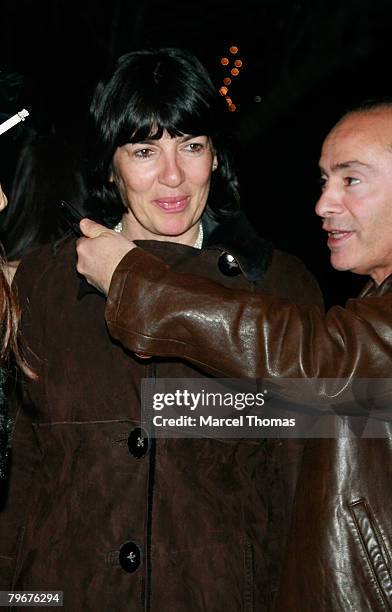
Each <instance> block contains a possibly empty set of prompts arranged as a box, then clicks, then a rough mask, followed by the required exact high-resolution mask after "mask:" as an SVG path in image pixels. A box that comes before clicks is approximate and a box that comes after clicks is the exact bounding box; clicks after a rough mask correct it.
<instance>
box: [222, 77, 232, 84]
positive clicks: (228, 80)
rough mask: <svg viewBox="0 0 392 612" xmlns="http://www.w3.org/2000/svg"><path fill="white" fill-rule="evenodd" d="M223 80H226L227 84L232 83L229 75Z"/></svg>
mask: <svg viewBox="0 0 392 612" xmlns="http://www.w3.org/2000/svg"><path fill="white" fill-rule="evenodd" d="M223 82H224V84H225V85H230V83H231V79H230V78H229V77H225V78H224V79H223Z"/></svg>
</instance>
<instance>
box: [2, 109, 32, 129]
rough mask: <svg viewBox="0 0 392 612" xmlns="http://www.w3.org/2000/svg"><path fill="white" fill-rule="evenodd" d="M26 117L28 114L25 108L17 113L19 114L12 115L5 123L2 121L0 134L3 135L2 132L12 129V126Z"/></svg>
mask: <svg viewBox="0 0 392 612" xmlns="http://www.w3.org/2000/svg"><path fill="white" fill-rule="evenodd" d="M28 116H29V112H28V111H27V110H26V109H25V108H24V109H23V110H21V111H19V113H16V115H13V116H12V117H10V118H9V119H7V121H4V122H3V123H1V124H0V134H4V132H7V131H8V130H10V129H11V128H12V127H14V125H18V123H20V122H21V121H24V120H25V119H26V117H28Z"/></svg>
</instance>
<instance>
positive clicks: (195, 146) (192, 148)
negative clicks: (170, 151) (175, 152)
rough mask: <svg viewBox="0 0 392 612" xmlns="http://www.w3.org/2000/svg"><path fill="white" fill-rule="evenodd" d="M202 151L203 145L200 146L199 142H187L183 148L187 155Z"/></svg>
mask: <svg viewBox="0 0 392 612" xmlns="http://www.w3.org/2000/svg"><path fill="white" fill-rule="evenodd" d="M203 149H204V144H202V143H201V142H188V144H187V145H186V147H185V150H186V151H189V153H201V152H202V151H203Z"/></svg>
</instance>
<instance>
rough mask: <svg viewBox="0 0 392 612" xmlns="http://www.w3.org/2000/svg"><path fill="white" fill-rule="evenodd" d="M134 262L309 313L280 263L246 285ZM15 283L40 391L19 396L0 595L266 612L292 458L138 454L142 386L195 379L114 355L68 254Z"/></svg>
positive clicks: (160, 363) (185, 449) (213, 254)
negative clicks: (284, 300)
mask: <svg viewBox="0 0 392 612" xmlns="http://www.w3.org/2000/svg"><path fill="white" fill-rule="evenodd" d="M144 247H145V248H148V249H149V250H151V251H152V252H155V253H157V254H159V255H160V256H162V257H164V259H165V260H166V261H168V262H170V264H171V265H173V267H174V269H176V270H179V271H182V272H192V271H197V272H199V273H201V274H203V275H206V276H208V277H210V278H211V279H213V280H217V281H220V282H222V283H223V284H225V285H226V286H227V287H236V288H237V289H250V290H252V291H254V290H259V289H261V288H263V287H264V288H265V290H267V291H270V292H273V293H276V294H278V295H281V296H286V297H289V298H291V299H294V300H297V301H298V302H301V303H310V302H313V301H320V294H319V290H318V288H317V285H316V284H315V282H314V280H313V279H312V277H311V276H310V275H309V273H308V272H307V271H306V270H305V268H304V267H303V266H302V264H301V263H300V262H299V261H298V260H296V259H295V258H293V257H291V256H288V255H285V254H283V253H279V252H277V251H275V252H274V254H273V257H272V263H271V265H270V266H269V268H268V271H267V272H266V274H265V276H264V279H263V280H261V281H258V282H254V283H253V282H250V281H249V280H247V278H246V277H245V275H244V274H238V275H236V276H227V275H226V274H225V273H224V272H223V273H222V271H220V269H219V266H220V267H221V268H222V265H221V264H222V261H223V263H225V258H224V257H223V259H222V249H221V248H215V247H209V248H207V249H205V250H203V252H201V253H199V252H198V251H196V250H195V249H192V248H189V247H182V246H179V245H175V244H169V243H153V242H151V243H145V245H144ZM195 257H196V258H197V259H195ZM196 261H197V266H195V262H196ZM243 263H244V266H245V267H246V262H245V259H244V261H243ZM254 264H255V262H253V263H252V265H253V268H252V270H253V272H252V273H255V269H254ZM256 267H257V266H256ZM223 270H225V268H224V267H223ZM16 283H17V287H18V289H19V295H20V301H21V306H22V309H23V313H24V316H23V333H24V335H25V338H26V341H27V343H28V345H29V346H30V348H31V350H32V351H33V352H34V354H35V355H36V357H37V358H36V359H34V360H33V365H34V366H35V367H36V368H37V370H38V373H39V375H40V378H39V382H36V383H34V382H29V383H27V382H26V383H25V385H26V386H25V392H26V393H25V395H26V397H27V399H28V401H29V403H30V405H29V406H28V407H26V405H25V406H23V407H19V409H18V413H17V415H16V421H15V430H14V437H13V449H14V450H13V462H12V472H11V479H10V482H11V484H10V493H9V496H8V500H7V504H6V508H5V510H4V512H3V514H2V515H1V516H0V525H1V533H0V546H1V548H0V553H1V557H0V576H1V588H3V589H8V588H14V589H18V590H23V589H24V590H41V589H45V590H55V589H60V590H63V591H64V598H65V599H64V601H65V608H64V609H65V610H67V611H69V612H78V611H79V610H80V611H82V610H83V611H84V610H86V611H87V610H97V611H102V612H109V611H110V612H115V611H117V610H118V611H120V610H121V611H123V610H125V609H128V610H132V611H142V610H153V611H155V612H157V611H159V612H175V611H178V612H184V611H195V612H196V611H197V612H198V611H205V612H222V611H225V612H239V611H242V610H243V611H247V612H248V611H249V612H250V611H251V610H257V611H258V612H259V611H264V610H268V608H269V606H270V603H271V601H272V599H273V597H274V591H275V590H276V584H277V578H278V572H279V564H280V560H281V553H282V546H283V544H282V538H283V537H284V530H282V524H284V521H285V520H286V519H287V516H286V512H289V506H290V504H289V503H286V502H287V499H288V497H289V496H291V495H292V492H288V490H287V488H286V486H287V485H286V481H287V480H290V479H291V473H290V475H289V476H288V475H287V474H288V470H289V467H290V465H289V464H290V461H291V462H295V460H296V458H297V456H296V455H295V453H297V454H298V449H297V448H296V447H295V445H294V450H293V451H292V450H291V449H290V447H289V446H285V445H284V444H282V443H279V442H278V441H271V442H270V443H268V444H267V445H265V444H262V443H260V441H259V440H257V439H253V440H240V439H239V440H234V441H233V440H231V441H227V440H226V441H224V440H222V441H219V440H208V439H205V440H191V439H175V440H166V439H160V440H157V441H153V440H150V441H149V444H148V446H147V445H146V444H145V443H146V441H145V440H141V438H142V436H141V435H140V432H138V431H137V428H138V426H139V419H140V403H139V397H140V381H141V378H143V377H155V376H157V377H166V376H170V377H178V376H182V377H194V376H201V375H202V374H201V373H200V371H199V370H198V369H197V368H195V367H193V366H189V365H186V364H184V363H183V362H181V361H178V360H177V361H173V360H172V359H169V360H167V359H153V360H149V361H143V360H140V359H138V358H135V356H134V355H133V354H131V353H129V352H128V351H127V350H125V349H124V347H123V346H122V345H121V344H120V343H118V342H115V341H113V339H112V338H111V337H110V335H109V333H108V329H107V326H106V324H105V317H104V313H105V300H104V298H103V297H102V296H101V295H98V294H97V293H95V292H90V293H87V294H85V295H84V296H83V297H80V295H79V298H78V293H79V288H80V287H79V285H80V280H79V278H78V276H77V274H76V272H75V247H74V243H73V241H70V240H66V241H64V242H62V243H60V244H59V245H58V247H57V248H56V249H54V250H51V249H50V248H44V249H42V250H40V251H39V252H37V253H35V254H32V255H30V256H28V257H26V258H25V260H24V261H23V262H22V264H21V266H20V268H19V270H18V273H17V277H16ZM117 291H118V292H120V291H121V287H120V285H119V286H118V287H117ZM121 300H127V297H126V295H123V296H122V298H121ZM129 306H131V304H129ZM131 310H132V308H131ZM131 310H130V311H129V312H131ZM147 310H148V304H144V306H143V311H144V312H146V311H147ZM128 314H129V313H128ZM127 316H128V315H127ZM131 317H132V315H131ZM117 322H118V323H119V319H117ZM129 323H130V320H129V319H127V321H124V325H125V324H129ZM32 359H33V358H32ZM140 445H141V446H140ZM140 449H141V450H140ZM292 452H293V453H294V458H293V456H292ZM143 453H144V454H143ZM138 455H142V456H140V457H139V458H138ZM290 486H291V487H293V483H292V481H291V482H290ZM126 543H128V544H127V545H125V547H124V544H126ZM130 543H132V544H130ZM139 555H140V559H139ZM121 562H122V565H121ZM124 568H126V569H128V570H135V571H132V573H129V572H127V571H124Z"/></svg>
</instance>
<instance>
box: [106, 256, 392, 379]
mask: <svg viewBox="0 0 392 612" xmlns="http://www.w3.org/2000/svg"><path fill="white" fill-rule="evenodd" d="M106 320H107V324H108V327H109V331H110V333H111V335H112V336H113V337H114V338H115V339H117V340H119V341H120V342H121V343H122V344H123V345H124V346H126V347H127V348H128V349H130V350H132V351H134V352H136V353H146V354H151V355H160V356H166V357H168V356H176V357H181V358H183V359H186V360H188V361H191V362H192V363H194V364H196V365H199V366H200V367H202V368H203V369H204V370H206V371H208V372H210V373H213V374H215V375H218V376H230V377H239V378H240V377H252V378H260V377H270V376H273V377H275V376H279V377H321V378H327V377H334V378H346V377H350V376H352V375H356V376H366V377H388V376H389V375H390V371H391V360H392V335H391V333H390V327H391V322H392V295H391V294H389V295H384V296H381V297H369V298H362V299H356V300H349V302H348V303H347V305H346V308H341V307H338V306H336V307H333V308H331V309H330V310H329V311H328V312H327V314H324V313H323V312H322V310H321V309H320V308H319V307H318V306H311V305H310V306H309V305H293V304H291V303H289V302H288V301H287V300H284V299H280V298H276V297H273V296H270V295H266V294H257V293H248V292H245V291H237V290H232V289H230V290H228V289H226V288H224V287H222V286H220V285H219V284H217V283H214V282H212V281H209V280H207V279H205V278H201V277H198V276H194V275H187V274H179V273H174V272H172V271H171V270H170V269H169V267H168V266H167V265H166V264H165V263H164V262H162V261H161V260H159V259H157V258H156V257H154V256H152V255H150V254H148V253H146V252H144V251H142V250H141V249H134V250H132V251H130V252H129V253H127V255H125V257H124V258H123V260H122V261H121V262H120V264H119V265H118V267H117V269H116V271H115V273H114V275H113V278H112V282H111V286H110V290H109V295H108V300H107V306H106Z"/></svg>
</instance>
